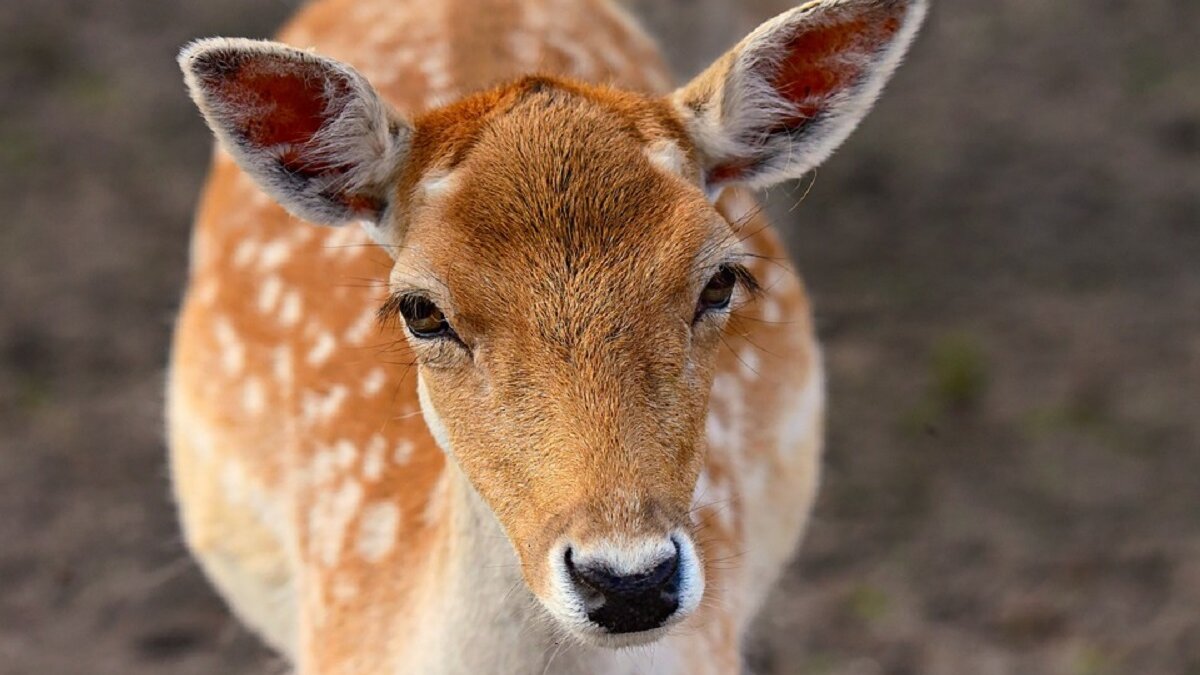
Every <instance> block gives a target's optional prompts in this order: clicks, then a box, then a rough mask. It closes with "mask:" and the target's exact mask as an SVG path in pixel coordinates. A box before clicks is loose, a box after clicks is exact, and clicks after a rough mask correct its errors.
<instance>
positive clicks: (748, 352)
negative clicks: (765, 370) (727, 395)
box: [738, 347, 762, 381]
mask: <svg viewBox="0 0 1200 675" xmlns="http://www.w3.org/2000/svg"><path fill="white" fill-rule="evenodd" d="M738 364H739V366H740V370H741V371H742V377H743V378H745V379H746V380H749V381H754V380H757V379H758V377H759V374H760V373H762V357H760V356H759V355H758V350H757V349H755V348H753V347H749V348H747V349H743V350H742V351H741V352H739V353H738Z"/></svg>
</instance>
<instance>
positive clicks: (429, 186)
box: [417, 171, 458, 200]
mask: <svg viewBox="0 0 1200 675" xmlns="http://www.w3.org/2000/svg"><path fill="white" fill-rule="evenodd" d="M457 183H458V181H457V179H456V178H455V174H454V172H453V171H431V172H429V174H428V175H426V176H425V177H424V178H422V179H421V183H420V185H418V186H417V189H418V190H420V191H421V195H422V196H423V197H424V198H425V199H428V200H434V199H438V198H441V197H444V196H446V195H447V194H449V193H450V191H451V190H453V189H454V186H455V185H457Z"/></svg>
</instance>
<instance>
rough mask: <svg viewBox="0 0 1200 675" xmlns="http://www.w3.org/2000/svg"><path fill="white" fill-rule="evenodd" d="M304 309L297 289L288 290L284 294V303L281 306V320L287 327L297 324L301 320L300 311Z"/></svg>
mask: <svg viewBox="0 0 1200 675" xmlns="http://www.w3.org/2000/svg"><path fill="white" fill-rule="evenodd" d="M302 311H303V305H302V303H301V302H300V293H298V292H297V291H295V290H291V291H288V292H287V293H286V294H284V296H283V304H282V305H281V306H280V308H279V322H280V323H282V324H283V325H284V326H286V327H289V328H290V327H291V326H295V325H296V324H297V323H299V322H300V313H301V312H302Z"/></svg>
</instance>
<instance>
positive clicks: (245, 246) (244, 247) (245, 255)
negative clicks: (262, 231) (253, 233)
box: [233, 239, 258, 267]
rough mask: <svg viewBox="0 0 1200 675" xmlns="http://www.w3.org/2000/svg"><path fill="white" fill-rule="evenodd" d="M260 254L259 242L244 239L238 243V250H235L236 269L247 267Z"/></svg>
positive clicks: (234, 262) (234, 261)
mask: <svg viewBox="0 0 1200 675" xmlns="http://www.w3.org/2000/svg"><path fill="white" fill-rule="evenodd" d="M257 253H258V242H256V241H254V240H253V239H243V240H241V241H240V242H238V245H237V248H235V249H233V264H234V266H235V267H245V266H246V265H249V264H250V261H251V260H254V256H255V254H257Z"/></svg>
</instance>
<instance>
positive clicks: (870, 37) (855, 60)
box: [771, 14, 900, 130]
mask: <svg viewBox="0 0 1200 675" xmlns="http://www.w3.org/2000/svg"><path fill="white" fill-rule="evenodd" d="M898 30H900V16H899V15H896V16H888V17H879V16H862V15H861V14H860V15H856V16H854V17H853V18H847V19H845V20H842V21H837V20H835V21H833V22H830V23H828V24H825V25H822V26H816V27H812V28H809V29H808V30H804V31H802V32H800V33H797V34H796V35H795V36H794V37H793V38H792V39H791V40H789V41H788V43H787V45H786V47H785V48H784V49H785V50H786V51H787V55H786V56H785V57H784V59H783V61H782V62H781V64H780V66H779V72H777V73H776V74H775V77H773V78H772V79H771V84H773V85H774V86H775V88H776V90H777V91H778V92H779V94H780V95H781V96H783V97H784V98H786V99H787V100H788V101H791V102H792V103H794V104H796V107H797V114H796V116H794V117H791V118H788V119H785V120H781V121H780V123H779V125H778V127H777V130H784V129H790V128H793V127H796V126H798V125H802V124H804V122H805V121H807V120H809V119H812V118H813V117H816V116H817V115H819V114H820V113H821V112H822V110H823V109H824V107H825V105H826V102H827V100H828V99H829V97H830V96H832V95H834V94H836V93H837V92H838V91H841V90H843V89H845V88H846V87H849V86H853V84H854V83H855V82H856V81H857V80H858V79H859V78H860V77H862V75H863V73H864V70H865V68H866V67H867V66H868V65H869V64H870V61H871V58H872V56H873V55H874V54H875V53H876V52H878V51H879V50H880V49H882V48H883V47H884V46H886V45H887V43H888V42H889V41H891V39H892V38H893V37H894V36H895V34H896V31H898Z"/></svg>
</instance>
